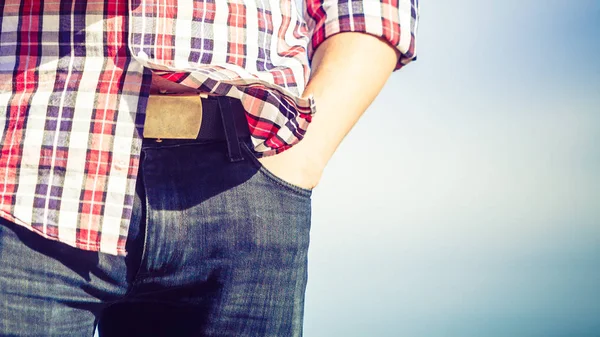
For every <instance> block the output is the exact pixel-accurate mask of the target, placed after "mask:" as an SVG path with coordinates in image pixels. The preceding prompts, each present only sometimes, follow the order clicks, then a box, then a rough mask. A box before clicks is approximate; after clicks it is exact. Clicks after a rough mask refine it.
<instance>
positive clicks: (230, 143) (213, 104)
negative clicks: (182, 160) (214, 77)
mask: <svg viewBox="0 0 600 337" xmlns="http://www.w3.org/2000/svg"><path fill="white" fill-rule="evenodd" d="M198 99H201V103H202V112H201V113H202V122H201V124H200V131H199V132H198V136H197V137H196V138H195V139H168V138H148V137H144V141H143V142H144V148H148V147H163V146H169V145H179V144H186V143H190V144H191V143H197V142H213V141H225V142H227V147H228V152H229V153H228V154H229V158H230V160H231V161H239V160H242V159H243V156H242V152H241V148H240V144H239V141H238V139H240V138H248V137H250V130H249V129H248V120H247V119H246V111H245V110H244V107H243V106H242V103H241V102H240V101H239V100H238V99H235V98H231V97H226V96H208V97H207V98H200V97H199V98H198ZM161 108H162V109H165V110H166V111H169V110H170V108H169V106H168V105H166V106H165V105H163V106H161ZM173 108H174V109H175V108H181V107H180V106H177V107H176V106H174V107H173ZM192 108H193V107H192ZM174 113H176V111H174Z"/></svg>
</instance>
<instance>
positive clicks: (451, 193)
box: [305, 0, 600, 337]
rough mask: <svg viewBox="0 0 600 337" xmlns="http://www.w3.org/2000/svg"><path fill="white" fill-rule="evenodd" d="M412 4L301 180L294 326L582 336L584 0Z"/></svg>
mask: <svg viewBox="0 0 600 337" xmlns="http://www.w3.org/2000/svg"><path fill="white" fill-rule="evenodd" d="M421 6H422V8H421V9H422V12H421V24H420V29H419V45H418V46H419V60H418V61H417V62H415V63H414V64H411V65H410V66H408V67H406V68H405V69H403V70H401V71H399V72H397V73H395V74H394V75H393V76H392V78H391V79H390V81H389V82H388V84H387V85H386V87H385V88H384V90H383V92H382V93H381V95H380V96H379V97H378V98H377V100H376V101H375V102H374V104H373V105H372V106H371V107H370V108H369V110H368V111H367V112H366V114H365V116H364V117H363V119H361V121H360V122H359V123H358V125H357V126H356V127H355V129H354V130H353V131H352V132H351V134H350V135H349V136H348V137H347V139H346V140H345V141H344V143H343V144H342V145H341V147H340V149H339V151H338V153H336V155H335V156H334V158H333V159H332V161H331V163H330V165H329V166H328V168H327V170H326V172H325V174H324V177H323V180H322V182H321V184H320V186H319V187H318V188H317V189H316V190H315V192H314V197H313V200H314V204H313V207H314V211H313V227H312V243H311V245H312V246H311V252H310V269H309V287H308V291H307V302H306V315H305V336H306V337H321V336H327V337H329V336H344V337H354V336H366V337H371V336H379V337H387V336H390V337H392V336H394V337H397V336H416V337H420V336H424V337H437V336H449V337H453V336H460V337H470V336H473V337H475V336H477V337H480V336H486V337H496V336H498V337H500V336H507V337H521V336H523V337H529V336H532V337H533V336H540V337H541V336H543V337H553V336H569V337H587V336H590V337H591V336H599V335H600V301H599V300H598V299H599V298H600V61H599V60H600V57H599V56H598V55H600V2H599V1H597V0H578V1H576V2H574V1H570V2H567V1H558V0H547V1H541V0H528V1H516V0H505V1H494V2H492V1H475V0H466V1H461V2H449V1H422V2H421Z"/></svg>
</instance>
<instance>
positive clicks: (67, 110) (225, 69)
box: [0, 0, 418, 336]
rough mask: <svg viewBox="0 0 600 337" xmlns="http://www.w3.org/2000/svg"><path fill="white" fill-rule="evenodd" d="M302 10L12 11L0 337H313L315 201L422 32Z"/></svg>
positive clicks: (393, 9)
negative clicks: (309, 295) (96, 336)
mask: <svg viewBox="0 0 600 337" xmlns="http://www.w3.org/2000/svg"><path fill="white" fill-rule="evenodd" d="M303 7H304V20H303V19H302V18H300V17H299V16H298V14H297V9H296V7H295V3H294V2H293V1H291V0H281V1H274V0H272V1H269V0H256V1H241V0H237V1H236V0H229V1H225V0H223V1H220V0H218V1H214V0H212V1H211V0H205V1H202V0H195V1H192V0H130V1H125V0H104V1H94V2H92V1H87V2H85V1H74V0H58V1H38V0H35V1H34V0H4V1H2V2H1V3H0V13H1V16H0V55H1V56H0V116H1V117H0V130H2V133H1V136H2V141H1V146H2V151H1V153H0V219H1V220H0V335H2V336H5V335H10V336H27V335H31V336H85V335H88V336H90V335H92V334H93V331H94V328H95V327H96V326H98V330H99V332H100V335H101V336H163V335H164V336H300V335H301V334H302V316H303V305H304V289H305V286H306V253H307V248H308V231H309V227H310V194H311V190H312V188H313V187H314V186H316V184H317V183H318V181H319V178H320V175H321V172H322V170H323V168H324V167H325V165H326V163H327V161H328V160H329V158H330V157H331V155H332V154H333V152H334V151H335V149H336V147H337V146H338V144H339V143H340V142H341V140H342V139H343V138H344V136H345V135H346V133H347V132H348V131H349V130H350V129H351V127H352V126H353V125H354V123H355V122H356V121H357V120H358V118H359V116H360V115H361V114H362V113H363V112H364V111H365V110H366V108H367V107H368V105H369V104H370V102H371V101H372V100H373V99H374V97H375V96H376V95H377V93H378V92H379V91H380V89H381V87H382V86H383V85H384V83H385V81H386V79H387V77H388V76H389V74H390V73H391V72H392V71H393V70H395V69H399V68H401V67H402V66H403V65H405V64H407V63H409V62H410V61H411V60H413V59H414V57H415V47H414V39H415V37H414V34H415V31H416V26H417V17H418V5H417V1H416V0H397V1H383V0H382V1H375V0H364V1H358V0H356V1H339V2H333V1H329V2H323V1H313V0H308V1H306V4H305V6H303ZM309 60H310V65H311V68H312V69H311V68H309ZM301 139H302V141H300V140H301Z"/></svg>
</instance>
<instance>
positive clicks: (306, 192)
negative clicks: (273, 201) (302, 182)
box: [242, 143, 312, 197]
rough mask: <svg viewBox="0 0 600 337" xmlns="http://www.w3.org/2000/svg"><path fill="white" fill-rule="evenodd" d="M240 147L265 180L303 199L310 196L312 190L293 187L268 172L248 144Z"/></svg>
mask: <svg viewBox="0 0 600 337" xmlns="http://www.w3.org/2000/svg"><path fill="white" fill-rule="evenodd" d="M242 145H243V146H242V147H243V149H244V151H245V152H246V154H248V155H249V156H250V161H251V162H252V164H254V166H256V167H257V168H258V171H259V172H260V173H262V174H263V175H264V176H265V177H266V178H267V179H269V180H271V181H272V182H274V183H276V184H277V185H279V186H282V187H284V188H286V189H289V190H291V191H292V192H295V193H299V194H301V195H302V196H303V197H310V196H311V194H312V189H308V188H304V187H300V186H297V185H294V184H292V183H289V182H287V181H285V180H283V179H281V178H279V177H278V176H276V175H275V174H274V173H273V172H271V171H269V169H268V168H266V167H265V166H264V165H263V164H262V163H261V162H260V161H259V160H258V158H256V156H255V155H254V153H253V152H252V150H251V149H250V147H249V146H248V144H246V143H243V144H242Z"/></svg>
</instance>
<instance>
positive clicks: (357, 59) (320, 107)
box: [296, 32, 398, 166]
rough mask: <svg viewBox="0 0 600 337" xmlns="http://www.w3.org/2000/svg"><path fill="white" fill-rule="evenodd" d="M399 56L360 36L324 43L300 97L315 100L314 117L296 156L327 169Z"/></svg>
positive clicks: (346, 35) (343, 36)
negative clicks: (306, 155)
mask: <svg viewBox="0 0 600 337" xmlns="http://www.w3.org/2000/svg"><path fill="white" fill-rule="evenodd" d="M397 53H398V51H397V50H396V49H395V48H392V47H391V46H390V45H389V44H387V43H386V42H384V41H382V40H380V39H378V38H377V37H374V36H372V35H368V34H363V33H353V32H349V33H340V34H336V35H334V36H332V37H330V38H328V39H327V40H325V41H324V42H323V43H322V44H321V45H320V46H319V48H318V49H317V50H316V52H315V54H314V57H313V61H312V66H313V68H312V69H313V71H312V75H311V78H310V81H309V83H308V85H307V87H306V90H305V92H304V95H305V96H308V95H313V96H314V98H315V102H316V104H317V113H316V114H315V115H314V117H313V121H312V123H311V125H310V126H309V128H308V131H307V133H306V136H305V137H304V139H303V140H302V141H301V142H300V143H299V144H297V145H296V146H297V147H299V149H298V150H302V149H305V150H306V151H310V152H312V154H313V156H314V157H313V160H315V161H316V163H315V164H316V165H317V166H325V164H326V162H327V161H328V160H329V158H330V157H331V156H332V155H333V153H334V152H335V150H336V148H337V147H338V145H339V144H340V143H341V141H342V140H343V138H344V137H345V136H346V134H347V133H348V132H349V131H350V129H351V128H352V127H353V126H354V124H355V123H356V122H357V121H358V119H359V118H360V116H361V115H362V114H363V112H364V111H365V110H366V109H367V107H368V106H369V105H370V104H371V102H372V101H373V100H374V99H375V97H376V96H377V94H378V93H379V91H380V90H381V88H382V87H383V85H384V84H385V82H386V81H387V79H388V77H389V75H390V74H391V72H392V70H393V69H394V67H395V65H396V62H397V60H398V55H397Z"/></svg>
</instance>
